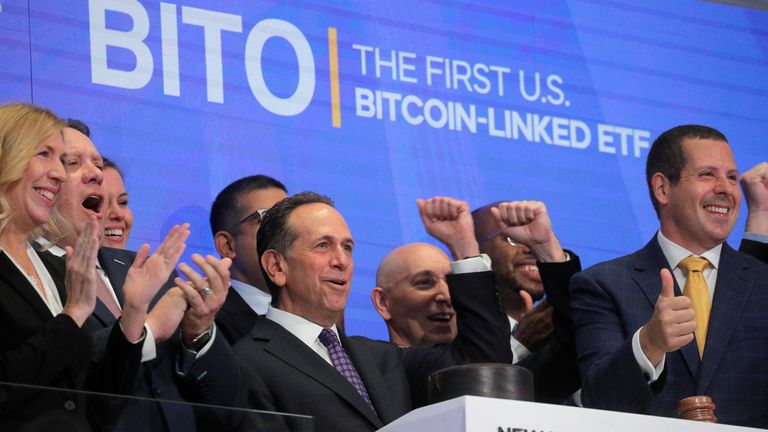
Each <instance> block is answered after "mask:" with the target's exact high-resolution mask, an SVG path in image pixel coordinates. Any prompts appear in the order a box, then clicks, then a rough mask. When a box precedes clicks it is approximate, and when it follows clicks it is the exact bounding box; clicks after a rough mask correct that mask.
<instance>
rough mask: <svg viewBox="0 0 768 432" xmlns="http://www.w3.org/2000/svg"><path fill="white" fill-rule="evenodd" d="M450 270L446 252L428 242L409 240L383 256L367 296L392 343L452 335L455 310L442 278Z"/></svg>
mask: <svg viewBox="0 0 768 432" xmlns="http://www.w3.org/2000/svg"><path fill="white" fill-rule="evenodd" d="M450 272H451V260H450V259H449V258H448V255H446V254H445V253H444V252H443V251H442V250H440V249H438V248H437V247H435V246H432V245H431V244H428V243H409V244H406V245H403V246H400V247H398V248H397V249H395V250H393V251H392V252H390V253H389V254H388V255H387V256H386V257H384V259H383V260H382V261H381V264H379V268H378V270H377V271H376V288H374V289H373V292H372V293H371V299H372V300H373V305H374V306H375V307H376V310H377V311H378V312H379V315H381V317H382V318H384V321H386V323H387V329H388V331H389V340H390V341H391V342H392V343H395V344H397V345H399V346H402V347H407V346H411V345H418V344H422V343H442V342H450V341H452V340H453V339H454V338H455V337H456V319H455V315H456V313H455V311H454V310H453V306H452V305H451V296H450V294H449V293H448V283H447V281H446V276H447V275H448V274H449V273H450Z"/></svg>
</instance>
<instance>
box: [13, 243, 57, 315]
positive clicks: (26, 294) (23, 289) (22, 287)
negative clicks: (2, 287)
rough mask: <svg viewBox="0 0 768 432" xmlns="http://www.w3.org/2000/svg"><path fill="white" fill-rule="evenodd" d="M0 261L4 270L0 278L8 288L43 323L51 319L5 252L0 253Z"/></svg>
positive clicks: (41, 300)
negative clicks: (27, 305) (22, 300)
mask: <svg viewBox="0 0 768 432" xmlns="http://www.w3.org/2000/svg"><path fill="white" fill-rule="evenodd" d="M0 260H1V261H0V263H2V264H1V265H2V267H3V268H4V269H5V270H4V271H3V272H2V274H0V278H3V279H4V280H5V281H6V283H7V284H8V286H9V287H10V288H11V289H12V290H14V291H15V292H16V293H17V294H18V295H19V296H20V297H21V298H23V299H24V300H25V301H26V302H27V303H28V304H29V306H30V307H31V308H32V309H33V310H34V311H35V313H36V314H37V315H38V316H39V317H40V319H41V320H42V321H43V322H45V321H48V320H49V319H51V317H52V314H51V311H50V310H49V309H48V307H47V306H46V305H45V302H44V301H43V299H42V298H41V297H40V295H39V294H38V293H37V292H35V291H36V289H35V287H33V286H32V285H31V284H30V283H29V281H28V280H27V278H26V277H24V275H23V274H22V273H21V271H19V269H18V268H16V265H14V264H13V261H11V259H10V258H8V255H6V254H5V252H2V253H0ZM62 301H63V300H62Z"/></svg>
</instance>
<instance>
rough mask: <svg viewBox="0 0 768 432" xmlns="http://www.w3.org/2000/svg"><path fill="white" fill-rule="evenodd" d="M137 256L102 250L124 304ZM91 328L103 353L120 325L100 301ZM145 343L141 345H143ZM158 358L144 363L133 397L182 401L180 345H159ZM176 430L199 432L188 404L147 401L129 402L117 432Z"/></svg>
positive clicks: (170, 283)
mask: <svg viewBox="0 0 768 432" xmlns="http://www.w3.org/2000/svg"><path fill="white" fill-rule="evenodd" d="M135 257H136V253H135V252H133V251H127V250H123V249H113V248H107V247H102V248H101V249H99V257H98V258H99V265H100V266H101V268H102V269H103V270H104V273H106V275H107V277H108V278H109V282H110V284H111V285H112V288H113V289H114V291H115V295H116V297H117V299H118V301H119V303H120V304H121V305H122V304H123V302H124V300H125V293H124V291H123V285H124V284H125V279H126V276H127V274H128V269H130V268H131V265H132V264H133V261H134V259H135ZM175 276H176V272H174V273H173V274H172V275H171V277H170V278H169V279H168V281H167V282H166V283H165V284H164V285H163V287H162V288H161V289H160V291H159V292H158V294H157V295H156V296H155V298H154V299H153V300H152V303H151V304H150V309H151V307H152V306H153V305H154V304H155V303H156V302H157V301H158V300H159V299H160V297H162V296H163V294H165V292H166V291H168V290H169V289H170V288H172V287H173V286H174V282H173V279H174V277H175ZM88 324H89V326H90V327H91V328H92V329H94V334H96V341H97V344H96V347H97V351H99V352H100V353H103V351H102V350H103V348H104V340H103V335H104V334H105V333H107V332H109V331H111V329H112V327H113V326H114V325H115V324H116V320H115V317H114V316H113V315H112V313H110V312H109V309H107V307H106V306H105V305H104V304H103V303H102V302H101V301H100V300H97V301H96V309H95V310H94V313H93V315H92V316H91V318H90V319H89V323H88ZM141 345H142V344H139V346H141ZM156 349H157V356H156V357H155V359H153V360H150V361H147V362H143V363H141V365H140V373H139V374H138V376H137V377H136V380H135V382H134V383H133V389H132V391H131V393H130V395H131V396H140V397H145V398H157V399H167V400H182V399H183V398H182V394H181V391H180V389H179V388H178V386H177V383H176V357H177V353H178V351H179V343H178V341H177V340H176V339H175V338H174V339H172V340H168V341H164V342H160V343H157V344H156ZM123 430H124V431H137V430H147V431H150V430H151V431H153V432H154V431H173V432H176V431H178V432H187V431H194V430H195V420H194V415H193V412H192V410H191V409H190V408H189V407H187V406H184V405H180V404H173V403H163V402H153V401H144V400H135V399H131V400H127V401H125V408H124V412H123V414H122V416H120V419H119V421H118V423H117V426H116V428H115V431H123Z"/></svg>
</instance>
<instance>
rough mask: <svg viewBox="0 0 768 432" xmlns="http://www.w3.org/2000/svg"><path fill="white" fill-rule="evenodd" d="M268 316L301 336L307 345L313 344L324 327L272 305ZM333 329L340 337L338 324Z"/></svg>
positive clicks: (297, 335)
mask: <svg viewBox="0 0 768 432" xmlns="http://www.w3.org/2000/svg"><path fill="white" fill-rule="evenodd" d="M267 318H268V319H270V320H272V321H273V322H276V323H278V324H280V325H281V326H283V327H285V329H286V330H288V331H289V332H291V334H293V335H294V336H296V337H297V338H299V340H301V341H302V342H304V344H305V345H307V346H312V345H313V344H314V343H315V341H316V340H317V337H318V336H320V332H321V331H323V329H324V327H323V326H321V325H318V324H315V323H313V322H312V321H309V320H308V319H306V318H303V317H300V316H298V315H294V314H292V313H290V312H286V311H284V310H280V309H277V308H274V307H272V306H270V307H269V309H267ZM331 330H333V332H334V333H336V337H339V331H338V330H337V329H336V324H334V325H333V326H332V327H331Z"/></svg>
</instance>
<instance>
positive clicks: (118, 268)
mask: <svg viewBox="0 0 768 432" xmlns="http://www.w3.org/2000/svg"><path fill="white" fill-rule="evenodd" d="M117 252H118V250H117V249H112V248H100V249H99V265H100V266H101V269H102V270H104V273H106V275H107V278H108V279H109V283H110V284H112V289H113V290H115V295H116V296H117V301H118V302H119V303H120V304H121V305H122V304H124V302H125V293H123V285H125V277H126V276H127V275H128V268H129V266H130V265H131V263H132V262H133V259H132V257H122V256H119V254H118V253H117Z"/></svg>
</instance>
